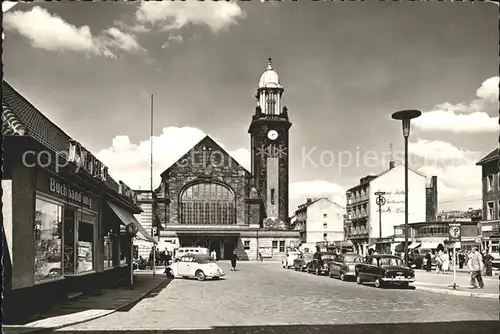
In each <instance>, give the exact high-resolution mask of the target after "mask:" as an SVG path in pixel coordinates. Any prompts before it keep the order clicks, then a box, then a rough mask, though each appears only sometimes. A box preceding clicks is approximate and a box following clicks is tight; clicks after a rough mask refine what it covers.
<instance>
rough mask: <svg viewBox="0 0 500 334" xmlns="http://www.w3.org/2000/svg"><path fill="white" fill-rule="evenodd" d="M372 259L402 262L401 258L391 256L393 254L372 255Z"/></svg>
mask: <svg viewBox="0 0 500 334" xmlns="http://www.w3.org/2000/svg"><path fill="white" fill-rule="evenodd" d="M371 257H375V258H377V259H400V260H401V258H400V257H399V256H396V255H391V254H375V255H371Z"/></svg>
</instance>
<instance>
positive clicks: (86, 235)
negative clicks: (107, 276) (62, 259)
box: [77, 213, 95, 273]
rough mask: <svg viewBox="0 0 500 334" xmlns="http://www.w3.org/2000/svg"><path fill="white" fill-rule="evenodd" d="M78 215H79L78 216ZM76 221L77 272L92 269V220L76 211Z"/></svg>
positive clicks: (93, 234)
mask: <svg viewBox="0 0 500 334" xmlns="http://www.w3.org/2000/svg"><path fill="white" fill-rule="evenodd" d="M78 216H79V217H78ZM77 219H78V220H77V221H78V246H77V247H78V262H77V271H78V273H82V272H86V271H91V270H94V255H95V254H94V236H95V233H94V222H93V219H92V218H90V217H87V216H86V215H83V214H79V213H77Z"/></svg>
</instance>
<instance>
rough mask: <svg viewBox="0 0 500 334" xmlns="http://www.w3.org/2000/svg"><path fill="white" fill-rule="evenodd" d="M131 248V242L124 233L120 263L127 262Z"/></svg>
mask: <svg viewBox="0 0 500 334" xmlns="http://www.w3.org/2000/svg"><path fill="white" fill-rule="evenodd" d="M129 249H130V244H129V243H128V242H127V236H126V234H125V233H123V234H122V235H121V236H120V264H126V263H127V251H128V250H129Z"/></svg>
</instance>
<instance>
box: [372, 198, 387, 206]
mask: <svg viewBox="0 0 500 334" xmlns="http://www.w3.org/2000/svg"><path fill="white" fill-rule="evenodd" d="M375 203H377V205H378V206H384V205H385V203H386V200H385V197H384V196H379V197H377V199H376V200H375Z"/></svg>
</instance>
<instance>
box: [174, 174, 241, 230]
mask: <svg viewBox="0 0 500 334" xmlns="http://www.w3.org/2000/svg"><path fill="white" fill-rule="evenodd" d="M180 211H181V212H180V214H181V215H180V216H181V219H180V221H181V224H184V225H233V224H235V223H236V215H235V200H234V194H233V192H232V191H231V190H230V189H229V188H227V187H225V186H223V185H221V184H217V183H211V182H204V183H196V184H193V185H192V186H189V187H188V188H186V189H185V190H184V191H183V192H182V194H181V197H180Z"/></svg>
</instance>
